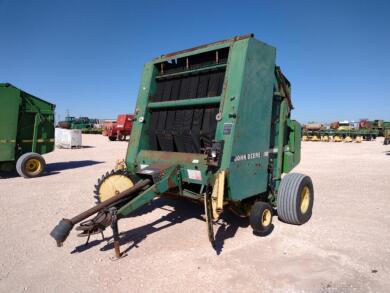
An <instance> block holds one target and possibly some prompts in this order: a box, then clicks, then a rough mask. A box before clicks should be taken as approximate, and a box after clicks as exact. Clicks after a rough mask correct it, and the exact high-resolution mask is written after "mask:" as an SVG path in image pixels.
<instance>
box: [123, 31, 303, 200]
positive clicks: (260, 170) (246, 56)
mask: <svg viewBox="0 0 390 293" xmlns="http://www.w3.org/2000/svg"><path fill="white" fill-rule="evenodd" d="M227 47H228V48H229V54H228V60H227V64H226V71H225V79H224V84H223V89H222V93H221V95H220V96H218V97H204V98H197V99H187V100H186V99H183V100H176V101H164V102H150V101H149V99H150V97H151V96H152V95H153V94H154V91H155V88H156V79H160V78H163V77H169V76H171V75H172V74H166V75H160V76H157V74H158V69H157V67H156V66H155V64H157V63H160V62H162V61H167V60H171V59H179V58H182V57H187V56H190V55H194V54H200V53H205V52H208V51H212V50H216V49H221V48H227ZM275 57H276V49H275V48H273V47H271V46H269V45H267V44H265V43H262V42H260V41H258V40H256V39H254V38H251V37H250V38H239V39H231V40H228V41H224V42H219V43H215V44H210V45H206V46H201V47H198V48H195V49H190V50H185V51H180V52H178V53H174V54H168V55H163V56H161V57H159V58H156V59H153V60H152V62H150V63H147V64H146V65H145V67H144V73H143V77H142V81H141V86H140V89H139V94H138V99H137V104H136V110H135V114H136V116H135V121H134V123H133V128H132V133H131V137H130V141H129V145H128V150H127V157H126V163H127V167H128V169H129V170H130V171H132V172H136V171H137V170H139V169H140V167H141V166H142V165H149V164H155V163H159V162H160V163H161V162H162V163H164V164H167V163H168V164H172V165H175V166H177V167H178V169H179V170H180V175H181V178H182V179H183V181H185V180H189V181H188V182H191V183H197V184H203V185H204V184H205V183H207V182H209V183H211V182H213V177H214V174H215V172H217V171H218V170H227V176H228V177H227V183H228V186H227V189H226V190H227V193H226V194H225V196H226V198H227V199H230V200H233V201H238V200H242V199H245V198H248V197H251V196H254V195H257V194H261V193H265V192H268V190H269V183H275V182H276V181H278V180H280V178H281V173H282V172H283V171H284V168H283V161H285V164H286V166H288V168H292V167H293V166H295V165H296V164H297V162H299V158H300V152H299V151H297V150H298V149H300V145H298V140H297V135H298V130H297V129H296V130H297V131H296V132H288V131H287V130H286V127H287V120H288V118H289V108H288V104H287V101H286V99H285V98H281V97H279V96H278V95H274V92H275V91H278V90H280V89H279V87H278V81H277V79H276V77H275ZM211 67H212V66H211ZM214 67H215V66H214ZM221 67H222V66H221ZM201 70H202V71H204V70H206V69H205V68H202V69H201ZM195 71H199V70H198V69H197V70H192V69H191V68H190V69H188V68H187V72H186V71H184V72H183V75H185V74H194V72H195ZM173 75H175V78H176V77H178V76H181V74H178V73H174V74H173ZM171 78H172V76H171ZM287 90H288V91H289V88H288V89H287ZM211 103H212V104H215V103H219V112H220V114H219V115H218V118H216V119H218V122H217V127H216V133H215V140H216V141H223V142H224V144H223V156H222V160H221V163H220V166H219V167H218V168H214V169H212V168H209V166H207V162H206V161H205V159H206V155H203V154H194V153H177V152H162V151H150V150H151V146H150V144H149V137H148V132H149V127H150V117H151V112H150V111H151V110H152V109H161V108H178V107H187V108H191V107H197V106H200V105H205V104H211ZM295 126H296V125H295V124H294V123H291V127H293V128H294V127H295ZM227 128H228V129H229V131H226V129H227ZM294 131H295V128H294ZM291 133H293V134H291ZM290 134H291V135H290ZM286 135H287V136H288V137H286ZM299 136H300V133H299ZM299 143H300V140H299ZM286 145H288V147H289V148H290V150H289V153H287V154H286V155H285V156H284V149H285V147H286ZM194 162H196V163H194ZM270 167H271V168H272V169H273V170H274V171H273V172H271V174H270V172H269V168H270ZM286 168H287V167H286ZM188 170H198V171H199V172H200V173H201V180H193V179H190V178H188V176H187V175H186V174H187V173H188ZM277 186H278V183H277V182H276V183H275V186H274V188H275V189H276V190H277Z"/></svg>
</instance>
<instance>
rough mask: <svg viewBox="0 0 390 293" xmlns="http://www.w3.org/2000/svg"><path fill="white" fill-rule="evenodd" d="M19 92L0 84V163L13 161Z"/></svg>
mask: <svg viewBox="0 0 390 293" xmlns="http://www.w3.org/2000/svg"><path fill="white" fill-rule="evenodd" d="M19 105H20V91H19V90H18V89H16V88H14V87H10V86H6V84H0V162H4V161H13V160H14V159H15V149H16V133H17V127H18V117H19Z"/></svg>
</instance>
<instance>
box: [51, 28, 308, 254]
mask: <svg viewBox="0 0 390 293" xmlns="http://www.w3.org/2000/svg"><path fill="white" fill-rule="evenodd" d="M275 56H276V50H275V48H273V47H271V46H269V45H267V44H265V43H262V42H260V41H258V40H256V39H255V38H254V37H253V35H244V36H239V37H235V38H232V39H228V40H224V41H220V42H216V43H212V44H208V45H204V46H199V47H196V48H192V49H189V50H184V51H179V52H176V53H171V54H166V55H162V56H160V57H158V58H156V59H153V60H152V61H151V62H149V63H147V64H146V65H145V68H144V73H143V78H142V81H141V86H140V91H139V95H138V99H137V105H136V111H135V118H134V123H133V129H132V133H131V137H130V141H129V147H128V150H127V155H126V159H125V165H126V166H125V167H126V168H125V171H124V172H125V173H123V174H122V173H112V176H110V175H108V176H106V177H105V178H103V180H104V181H106V180H107V182H110V184H105V182H99V184H98V185H97V190H96V193H97V197H98V199H99V202H100V203H99V204H98V205H97V206H95V207H93V208H91V209H90V210H88V211H86V212H84V213H82V214H81V215H79V216H77V217H75V218H73V219H70V220H65V219H64V220H62V221H61V222H60V224H59V225H57V226H56V228H55V229H54V230H53V231H52V233H51V235H52V236H53V237H54V239H55V240H56V241H57V243H58V244H62V243H63V242H64V241H65V239H66V237H67V235H68V234H69V232H70V230H71V229H72V228H73V226H74V225H75V224H78V223H80V222H81V221H83V220H85V219H87V218H88V217H90V216H92V215H94V214H96V213H97V214H98V215H97V216H96V217H95V218H94V219H92V220H90V221H87V222H84V223H82V224H81V225H80V226H79V228H78V229H79V230H82V231H83V233H82V234H87V235H89V234H93V233H99V232H100V231H102V230H103V229H104V228H105V227H107V226H109V225H111V226H112V228H113V232H114V244H115V243H116V244H115V245H114V246H115V250H116V254H117V256H119V255H120V252H119V236H118V231H117V225H116V223H117V220H118V219H120V218H122V217H126V216H127V215H129V214H130V213H132V212H133V211H135V210H136V209H138V208H139V207H141V206H142V205H144V204H146V203H148V202H150V201H151V200H153V199H154V198H155V197H157V196H170V197H172V196H174V197H178V198H187V199H190V200H195V201H198V202H202V203H203V204H204V208H205V215H206V222H207V227H208V235H209V239H210V241H211V242H212V243H213V244H214V232H213V221H214V220H217V219H218V218H219V217H220V215H221V213H222V212H223V211H224V210H225V209H226V208H230V209H232V210H233V211H234V212H235V213H238V214H239V215H240V216H245V217H247V216H249V218H250V224H251V226H252V228H253V230H254V233H255V234H257V235H267V234H269V233H270V232H271V231H272V228H273V225H272V216H273V215H274V214H275V210H277V214H278V217H279V218H280V219H281V220H282V221H284V222H287V223H291V224H297V225H299V224H303V223H305V222H307V221H308V220H309V219H310V217H311V213H312V207H313V200H314V190H313V184H312V182H311V179H310V178H309V177H308V176H305V175H303V174H298V173H290V174H287V175H285V176H284V177H283V179H282V174H283V173H289V172H290V171H291V170H292V169H293V168H294V167H295V166H296V165H297V164H298V163H299V161H300V147H301V145H300V143H301V126H300V124H299V123H298V122H296V121H295V120H292V119H291V118H290V115H291V110H292V108H293V107H292V102H291V95H290V93H291V88H290V83H289V81H288V80H287V79H286V77H285V76H284V75H283V74H282V72H281V70H280V68H279V67H278V66H276V65H275ZM113 176H116V177H115V180H111V179H114V177H113ZM110 178H111V179H110ZM110 180H111V181H110ZM107 186H112V188H107ZM102 214H103V216H102ZM104 215H106V216H104Z"/></svg>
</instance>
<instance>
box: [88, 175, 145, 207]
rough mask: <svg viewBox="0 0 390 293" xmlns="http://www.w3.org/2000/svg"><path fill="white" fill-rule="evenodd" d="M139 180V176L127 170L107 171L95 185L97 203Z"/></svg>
mask: <svg viewBox="0 0 390 293" xmlns="http://www.w3.org/2000/svg"><path fill="white" fill-rule="evenodd" d="M137 181H138V180H137V178H135V177H134V176H133V175H132V174H130V173H129V172H127V171H126V170H116V171H115V170H111V172H107V173H106V174H104V175H102V177H101V178H99V179H98V182H97V184H96V185H95V190H94V193H95V198H96V200H97V203H101V202H103V201H105V200H107V199H109V198H111V197H113V196H115V195H117V194H119V193H121V192H122V191H124V190H126V189H129V188H131V187H133V186H134V184H135V183H136V182H137Z"/></svg>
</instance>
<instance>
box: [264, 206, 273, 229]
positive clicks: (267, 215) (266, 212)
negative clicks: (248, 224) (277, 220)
mask: <svg viewBox="0 0 390 293" xmlns="http://www.w3.org/2000/svg"><path fill="white" fill-rule="evenodd" d="M271 220H272V213H271V211H270V210H269V209H265V210H264V211H263V214H262V215H261V225H262V226H263V227H267V226H269V224H271Z"/></svg>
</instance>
